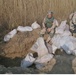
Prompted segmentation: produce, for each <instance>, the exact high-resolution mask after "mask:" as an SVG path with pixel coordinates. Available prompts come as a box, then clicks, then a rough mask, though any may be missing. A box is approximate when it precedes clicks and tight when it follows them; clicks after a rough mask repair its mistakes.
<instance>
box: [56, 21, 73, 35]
mask: <svg viewBox="0 0 76 75" xmlns="http://www.w3.org/2000/svg"><path fill="white" fill-rule="evenodd" d="M66 22H67V20H65V21H62V22H61V24H60V26H59V27H57V28H56V34H61V35H63V36H66V35H72V34H71V32H70V31H69V25H67V24H66Z"/></svg>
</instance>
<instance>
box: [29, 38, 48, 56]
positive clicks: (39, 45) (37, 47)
mask: <svg viewBox="0 0 76 75" xmlns="http://www.w3.org/2000/svg"><path fill="white" fill-rule="evenodd" d="M31 50H32V51H35V52H37V53H38V56H39V57H41V56H43V55H46V54H47V53H48V49H47V48H46V46H45V42H44V39H43V38H42V37H39V38H38V39H37V41H36V43H35V44H34V45H33V46H32V48H31Z"/></svg>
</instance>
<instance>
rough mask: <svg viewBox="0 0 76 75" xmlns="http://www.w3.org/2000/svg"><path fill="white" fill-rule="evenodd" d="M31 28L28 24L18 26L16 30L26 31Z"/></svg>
mask: <svg viewBox="0 0 76 75" xmlns="http://www.w3.org/2000/svg"><path fill="white" fill-rule="evenodd" d="M32 30H33V29H32V28H31V27H30V26H25V27H23V26H18V28H17V31H20V32H26V31H32Z"/></svg>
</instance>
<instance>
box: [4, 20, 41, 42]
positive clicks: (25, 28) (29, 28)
mask: <svg viewBox="0 0 76 75" xmlns="http://www.w3.org/2000/svg"><path fill="white" fill-rule="evenodd" d="M37 28H40V25H39V24H38V23H37V22H36V21H35V22H34V23H33V24H32V25H31V26H25V27H23V26H18V27H17V29H14V30H12V31H11V32H9V33H8V34H7V35H5V36H4V41H5V42H6V41H9V40H10V39H11V38H13V36H14V35H15V34H16V33H17V31H20V32H26V31H33V29H37Z"/></svg>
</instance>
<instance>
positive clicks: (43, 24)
mask: <svg viewBox="0 0 76 75" xmlns="http://www.w3.org/2000/svg"><path fill="white" fill-rule="evenodd" d="M42 26H43V28H45V18H44V20H43V23H42Z"/></svg>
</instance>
